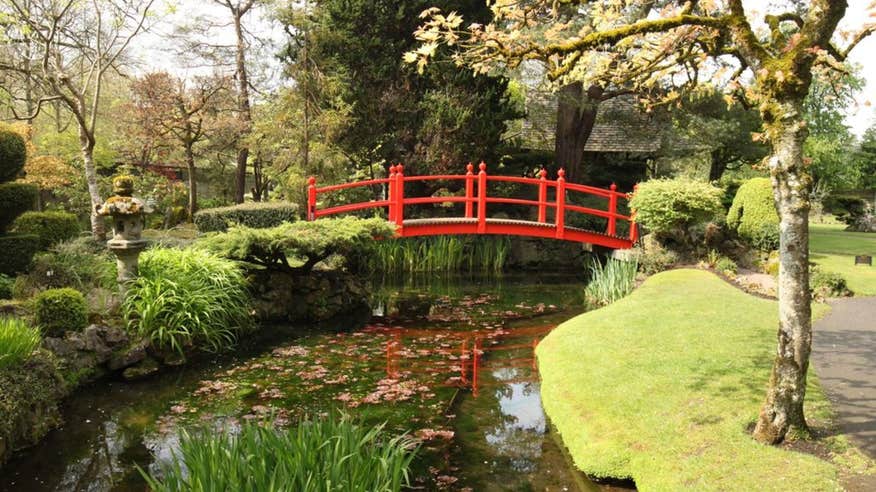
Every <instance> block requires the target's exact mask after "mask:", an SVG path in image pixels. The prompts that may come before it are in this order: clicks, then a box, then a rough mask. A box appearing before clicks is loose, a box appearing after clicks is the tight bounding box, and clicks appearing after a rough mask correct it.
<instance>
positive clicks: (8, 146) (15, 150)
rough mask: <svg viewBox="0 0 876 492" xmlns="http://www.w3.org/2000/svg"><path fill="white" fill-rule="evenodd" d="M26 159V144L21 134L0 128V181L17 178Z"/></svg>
mask: <svg viewBox="0 0 876 492" xmlns="http://www.w3.org/2000/svg"><path fill="white" fill-rule="evenodd" d="M26 161H27V146H26V144H25V142H24V139H23V138H22V137H21V135H19V134H18V133H15V132H13V131H10V130H5V129H0V183H3V182H6V181H12V180H13V179H15V178H17V177H18V175H19V174H20V173H21V171H22V169H24V163H25V162H26Z"/></svg>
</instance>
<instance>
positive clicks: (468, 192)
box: [465, 162, 474, 218]
mask: <svg viewBox="0 0 876 492" xmlns="http://www.w3.org/2000/svg"><path fill="white" fill-rule="evenodd" d="M465 199H466V202H465V216H466V217H469V218H471V217H472V216H473V214H474V210H473V208H474V166H473V165H472V164H471V162H469V163H468V165H467V166H465Z"/></svg>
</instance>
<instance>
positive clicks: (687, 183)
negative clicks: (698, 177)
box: [630, 178, 723, 242]
mask: <svg viewBox="0 0 876 492" xmlns="http://www.w3.org/2000/svg"><path fill="white" fill-rule="evenodd" d="M722 194H723V192H722V191H721V189H720V188H717V187H715V186H712V185H711V184H709V183H703V182H700V181H694V180H691V179H687V178H677V179H652V180H651V181H646V182H644V183H642V184H640V185H639V188H638V190H636V192H635V193H634V194H633V197H632V199H631V200H630V208H631V209H632V210H633V211H634V212H635V214H636V222H638V223H639V224H642V225H643V226H644V227H646V228H647V229H648V230H650V231H651V232H655V233H657V234H658V235H660V236H664V237H666V236H672V237H675V238H677V239H679V240H681V241H682V242H686V241H687V236H688V229H689V228H690V227H691V226H693V225H696V224H699V223H702V222H707V221H709V220H712V219H714V218H715V216H716V215H718V214H719V213H720V212H721V211H723V208H722V207H721V195H722Z"/></svg>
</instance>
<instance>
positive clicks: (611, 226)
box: [605, 183, 617, 236]
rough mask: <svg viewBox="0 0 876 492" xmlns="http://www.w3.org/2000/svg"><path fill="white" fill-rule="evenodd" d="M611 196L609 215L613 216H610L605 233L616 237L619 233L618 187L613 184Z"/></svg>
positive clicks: (609, 198)
mask: <svg viewBox="0 0 876 492" xmlns="http://www.w3.org/2000/svg"><path fill="white" fill-rule="evenodd" d="M610 189H611V194H610V195H608V213H609V214H611V215H609V216H608V230H607V231H605V233H606V234H608V235H609V236H614V235H615V233H616V232H617V217H615V214H617V185H616V184H614V183H612V184H611V187H610Z"/></svg>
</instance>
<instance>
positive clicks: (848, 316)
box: [812, 297, 876, 458]
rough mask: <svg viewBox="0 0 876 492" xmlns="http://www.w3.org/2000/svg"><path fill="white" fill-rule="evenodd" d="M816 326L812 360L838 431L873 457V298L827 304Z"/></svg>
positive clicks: (875, 333) (875, 322)
mask: <svg viewBox="0 0 876 492" xmlns="http://www.w3.org/2000/svg"><path fill="white" fill-rule="evenodd" d="M830 304H831V307H832V309H831V311H830V314H828V315H827V316H826V317H825V318H824V319H821V320H819V321H817V322H816V323H815V326H814V343H813V352H812V359H813V363H814V366H815V372H816V374H818V377H819V378H820V380H821V384H822V385H823V386H824V389H825V391H826V392H827V395H828V397H829V398H830V401H831V402H833V404H834V409H835V410H836V412H837V414H838V417H839V424H840V427H841V428H842V430H843V431H844V432H845V433H847V434H848V435H849V437H850V438H851V439H852V441H854V442H855V444H857V445H858V446H859V447H860V448H861V449H862V450H863V451H864V452H866V453H867V454H869V455H870V457H872V458H876V297H855V298H850V299H839V300H833V301H830Z"/></svg>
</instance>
